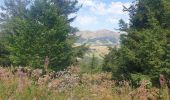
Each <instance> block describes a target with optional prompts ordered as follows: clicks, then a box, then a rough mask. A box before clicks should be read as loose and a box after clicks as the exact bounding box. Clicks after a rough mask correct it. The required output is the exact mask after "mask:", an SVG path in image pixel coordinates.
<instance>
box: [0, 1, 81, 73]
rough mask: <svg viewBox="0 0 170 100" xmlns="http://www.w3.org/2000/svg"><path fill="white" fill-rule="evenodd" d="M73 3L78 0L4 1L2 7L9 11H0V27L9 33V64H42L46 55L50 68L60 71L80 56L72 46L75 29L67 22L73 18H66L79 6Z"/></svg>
mask: <svg viewBox="0 0 170 100" xmlns="http://www.w3.org/2000/svg"><path fill="white" fill-rule="evenodd" d="M30 2H32V3H31V4H30ZM28 5H29V9H28ZM76 5H77V1H64V2H63V0H60V1H58V0H57V1H56V0H48V1H47V0H34V1H31V0H27V1H22V0H9V1H5V5H4V6H3V7H1V8H2V9H3V10H4V11H7V12H9V13H3V12H2V13H1V19H2V22H3V23H2V24H1V28H2V33H4V34H7V35H8V37H7V43H8V49H9V52H10V56H9V58H10V60H11V61H12V64H14V65H22V66H26V65H28V66H32V67H35V68H37V67H43V64H44V59H45V57H46V56H48V57H49V59H50V65H49V66H50V67H51V69H54V70H63V69H65V68H66V67H67V66H69V65H70V64H72V63H73V61H74V60H73V59H75V57H76V56H77V55H79V56H81V55H82V53H80V52H79V53H78V50H77V51H75V48H73V47H72V46H73V43H74V36H72V35H70V33H72V32H74V31H76V29H75V28H72V27H71V26H70V25H69V24H70V22H71V20H73V19H74V18H71V19H69V18H68V15H69V14H71V13H75V12H76V11H77V10H78V9H79V7H77V6H76ZM7 8H8V9H7ZM15 12H17V13H15Z"/></svg>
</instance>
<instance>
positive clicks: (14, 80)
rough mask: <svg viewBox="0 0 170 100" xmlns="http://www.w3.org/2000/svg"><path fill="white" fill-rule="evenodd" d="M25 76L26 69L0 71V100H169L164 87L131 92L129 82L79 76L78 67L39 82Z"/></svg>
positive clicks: (102, 76) (101, 75) (100, 75)
mask: <svg viewBox="0 0 170 100" xmlns="http://www.w3.org/2000/svg"><path fill="white" fill-rule="evenodd" d="M16 69H17V70H18V71H16ZM14 70H15V71H14ZM29 71H30V72H33V71H34V69H31V70H29ZM28 73H29V72H28V68H24V72H23V73H22V71H21V70H20V69H18V68H0V100H56V99H57V100H170V96H169V89H168V88H167V87H162V88H155V87H152V88H147V87H146V84H145V82H144V83H141V86H140V87H138V88H133V87H132V86H131V85H130V84H129V82H126V81H122V82H117V81H114V80H111V73H101V72H100V73H93V74H90V73H81V71H80V68H79V67H70V68H69V69H68V70H66V71H64V72H63V74H62V75H59V74H58V73H61V72H58V73H56V72H55V73H52V72H49V73H48V74H45V75H42V74H41V75H39V77H38V79H35V78H34V77H35V76H34V75H32V74H33V73H31V75H29V74H28ZM34 74H35V73H34ZM37 74H38V73H37ZM54 75H56V76H55V77H54ZM42 79H43V80H44V81H42ZM40 80H41V81H40ZM50 84H51V85H50Z"/></svg>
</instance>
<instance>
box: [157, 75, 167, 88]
mask: <svg viewBox="0 0 170 100" xmlns="http://www.w3.org/2000/svg"><path fill="white" fill-rule="evenodd" d="M159 82H160V85H161V87H164V86H165V83H166V80H165V77H164V75H162V74H160V75H159Z"/></svg>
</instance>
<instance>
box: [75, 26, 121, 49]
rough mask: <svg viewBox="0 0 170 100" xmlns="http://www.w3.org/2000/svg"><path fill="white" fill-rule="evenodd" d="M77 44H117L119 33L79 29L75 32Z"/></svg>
mask: <svg viewBox="0 0 170 100" xmlns="http://www.w3.org/2000/svg"><path fill="white" fill-rule="evenodd" d="M76 36H78V37H79V38H78V40H77V42H76V44H77V45H81V44H84V43H86V44H88V45H96V46H113V45H116V44H119V37H120V33H118V32H113V31H110V30H105V29H104V30H97V31H79V32H77V33H76Z"/></svg>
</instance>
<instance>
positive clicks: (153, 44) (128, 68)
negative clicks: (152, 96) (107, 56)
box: [112, 0, 170, 80]
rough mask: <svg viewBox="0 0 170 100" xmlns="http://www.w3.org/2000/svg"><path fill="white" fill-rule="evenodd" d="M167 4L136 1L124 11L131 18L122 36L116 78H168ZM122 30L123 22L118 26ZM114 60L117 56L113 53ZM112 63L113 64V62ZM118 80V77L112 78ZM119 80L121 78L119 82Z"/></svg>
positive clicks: (153, 0) (166, 0)
mask: <svg viewBox="0 0 170 100" xmlns="http://www.w3.org/2000/svg"><path fill="white" fill-rule="evenodd" d="M169 4H170V1H169V0H135V2H134V3H133V4H132V5H131V6H130V7H129V8H126V7H125V9H124V10H125V11H128V12H129V15H130V25H129V26H130V27H129V28H128V29H126V32H127V34H124V35H122V36H121V44H120V45H121V46H120V49H119V52H120V55H119V57H118V58H119V59H118V61H119V62H120V63H119V64H115V65H117V66H119V67H118V69H117V71H113V75H115V72H116V73H117V74H124V76H126V77H127V78H128V79H132V80H136V79H140V78H141V77H143V75H144V76H147V77H150V78H151V79H152V80H154V79H156V78H158V76H159V74H165V75H168V74H169V70H170V66H169V63H168V60H169V43H170V42H169V33H170V31H169V29H168V27H169V22H166V21H165V20H168V18H169V11H170V9H169V6H168V5H169ZM120 26H121V27H120V28H122V27H123V26H122V21H121V23H120ZM112 53H113V55H114V56H116V55H115V54H114V53H115V52H112ZM114 62H115V61H114ZM113 77H117V76H113ZM119 79H120V78H119Z"/></svg>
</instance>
